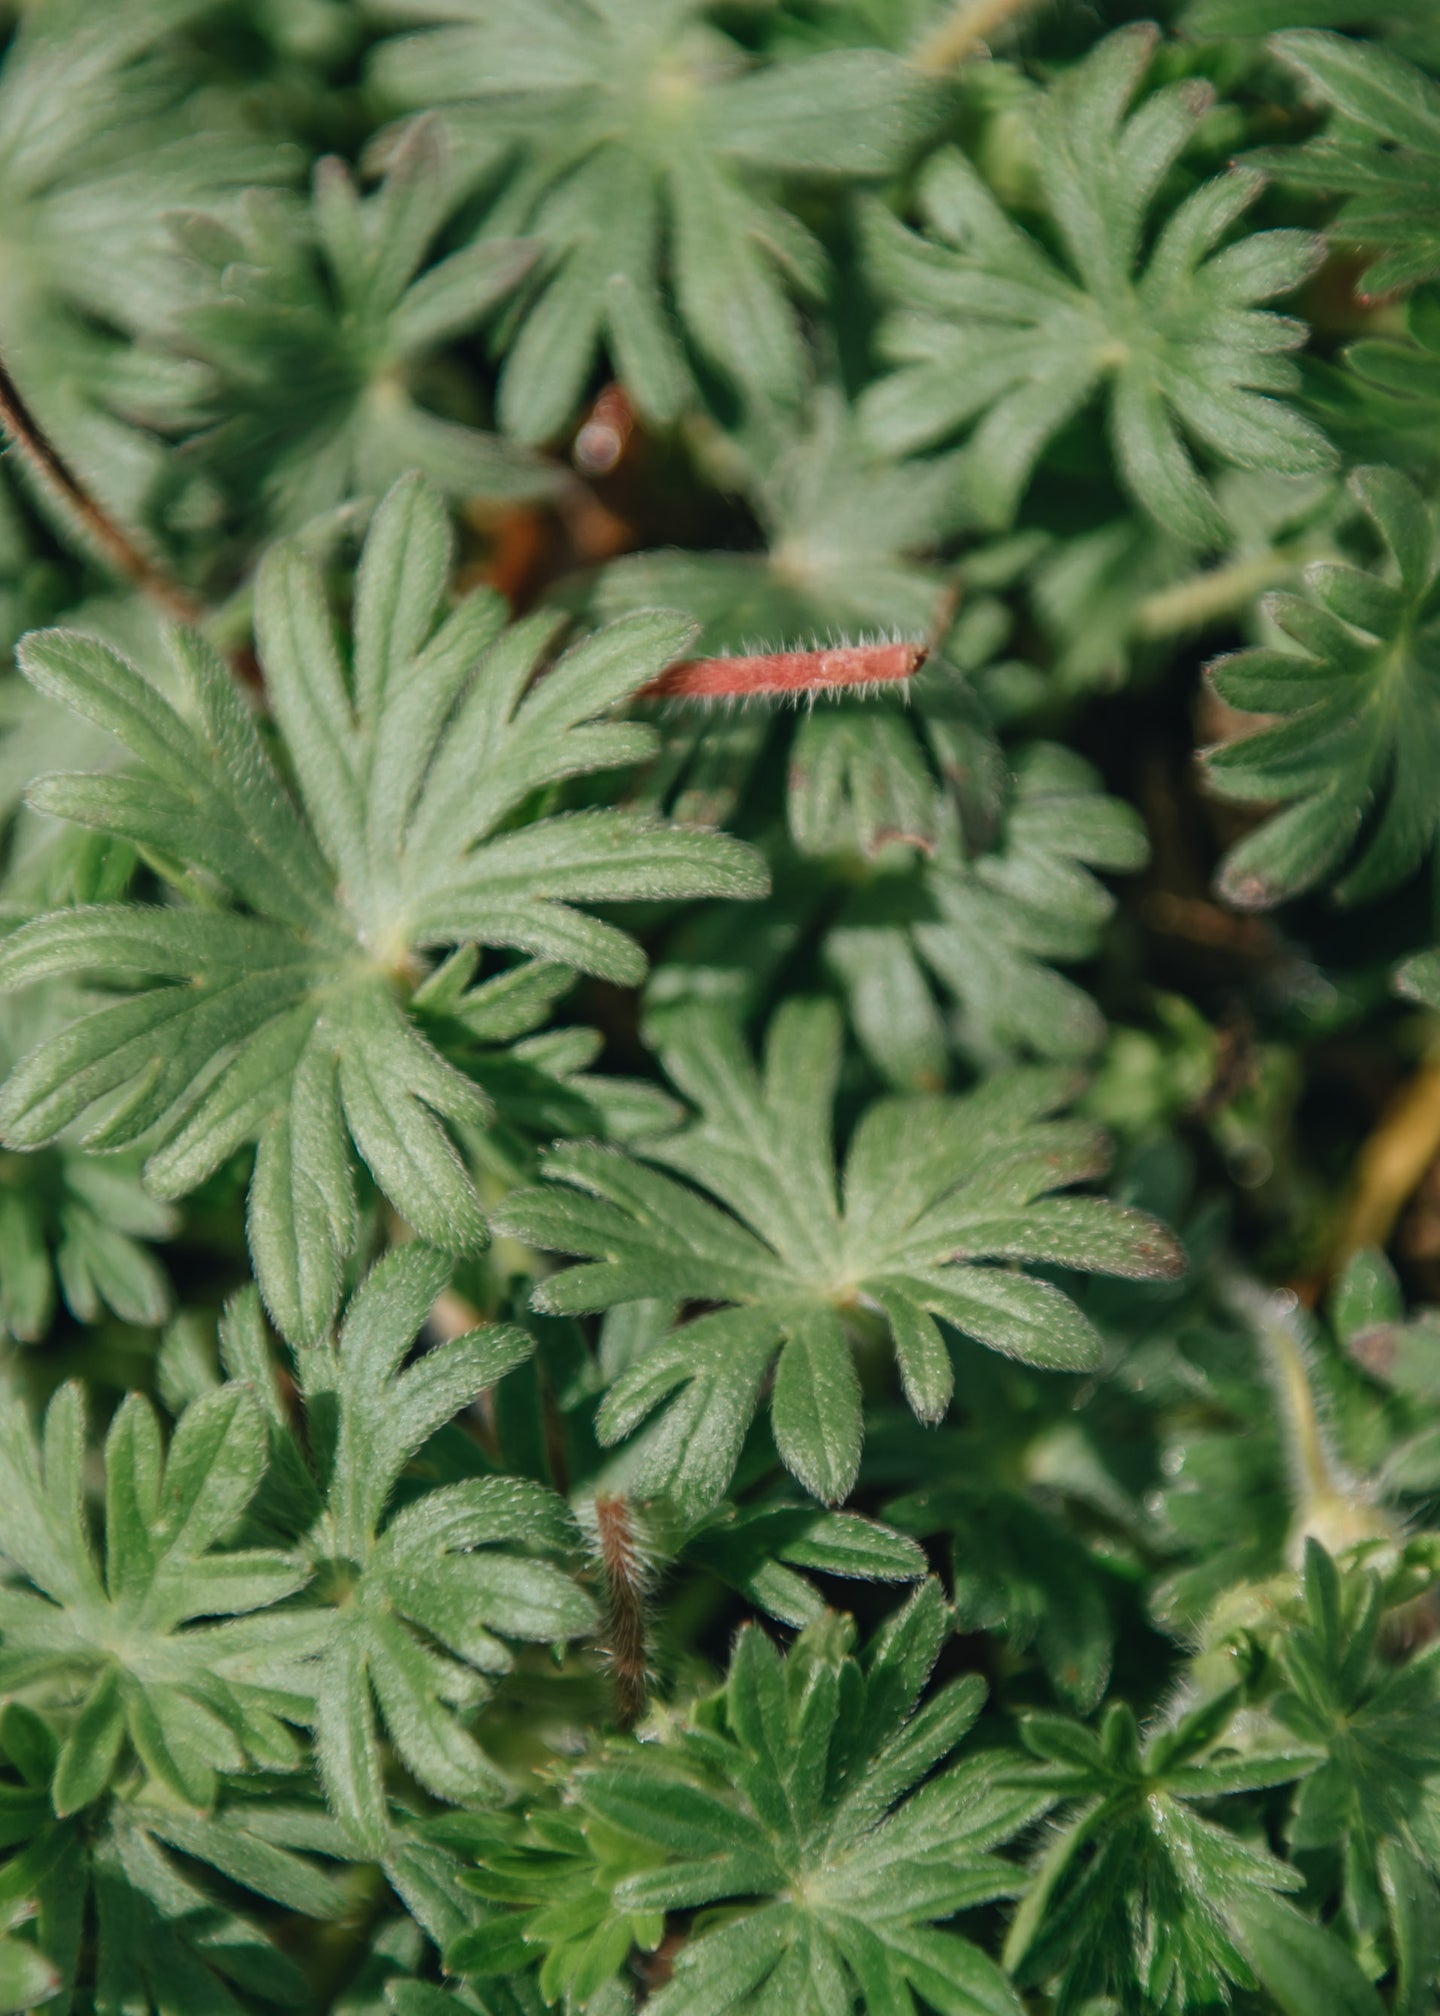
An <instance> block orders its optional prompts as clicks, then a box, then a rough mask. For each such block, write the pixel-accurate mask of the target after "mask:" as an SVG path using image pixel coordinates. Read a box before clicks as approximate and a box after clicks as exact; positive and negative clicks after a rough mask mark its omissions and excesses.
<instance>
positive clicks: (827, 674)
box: [635, 644, 930, 700]
mask: <svg viewBox="0 0 1440 2016" xmlns="http://www.w3.org/2000/svg"><path fill="white" fill-rule="evenodd" d="M929 655H930V652H929V647H928V646H927V645H924V644H836V645H832V646H831V647H829V648H828V649H827V650H824V651H773V652H766V653H763V654H759V655H755V656H747V657H739V658H688V659H685V660H683V661H682V662H681V663H680V664H678V665H668V666H667V667H666V668H665V670H664V671H663V672H662V673H661V674H660V676H659V678H658V679H651V680H649V681H648V682H647V683H646V684H645V685H644V686H641V687H640V688H638V690H637V691H636V694H635V698H636V699H637V700H732V699H735V700H745V699H749V698H750V696H751V695H752V694H754V695H759V694H766V693H774V694H781V695H790V694H795V695H798V694H803V693H831V692H842V691H844V690H845V689H846V688H847V687H856V686H898V685H901V684H903V683H904V681H906V680H907V679H913V678H914V676H915V674H916V673H917V672H918V671H919V670H920V667H921V666H922V665H923V664H924V663H925V660H926V659H927V658H928V657H929Z"/></svg>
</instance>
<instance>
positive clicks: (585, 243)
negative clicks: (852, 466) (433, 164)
mask: <svg viewBox="0 0 1440 2016" xmlns="http://www.w3.org/2000/svg"><path fill="white" fill-rule="evenodd" d="M710 11H711V10H710V9H709V8H707V7H706V6H704V5H703V4H702V0H625V4H588V0H587V4H580V5H576V4H572V0H464V4H461V5H454V4H450V5H444V6H434V5H430V4H428V0H384V4H383V5H381V6H380V7H378V8H377V9H376V12H377V14H378V15H379V17H380V18H381V19H382V20H384V21H387V22H390V23H393V24H394V25H395V27H396V28H397V30H399V31H400V32H398V33H397V34H396V35H395V36H394V37H393V39H391V40H389V41H387V42H385V43H382V44H381V46H380V48H379V49H378V50H377V52H376V54H375V56H374V58H373V59H372V72H371V74H372V78H373V81H374V85H375V88H376V90H377V91H378V92H379V94H380V95H381V97H382V99H383V100H386V101H388V102H389V103H391V104H394V105H396V106H403V107H411V106H427V107H431V106H437V105H438V106H441V107H443V109H444V116H445V121H446V124H447V127H448V128H449V130H450V132H451V133H452V135H453V138H454V143H455V148H456V152H457V155H458V156H459V159H460V162H461V164H462V166H469V167H470V169H471V173H472V174H473V175H474V177H475V179H476V180H477V181H479V180H482V179H483V180H489V179H490V177H491V176H492V175H493V173H494V171H495V169H496V167H497V166H498V165H499V164H500V163H502V162H503V163H505V165H506V167H507V168H509V169H510V170H511V172H510V173H509V175H508V176H507V178H506V186H505V187H504V189H503V192H502V193H501V194H500V196H499V198H498V200H497V201H496V203H495V204H494V205H493V207H492V208H491V210H490V212H489V214H488V218H487V223H486V230H487V232H489V233H491V234H499V235H509V234H517V233H518V234H520V235H523V236H525V237H527V238H533V239H536V240H538V242H539V244H540V246H541V247H542V251H543V264H542V266H541V268H540V270H539V272H538V275H537V279H536V283H535V286H534V288H533V290H532V291H531V293H530V294H529V295H528V297H527V298H526V300H525V302H524V304H523V306H522V308H521V310H520V311H519V312H518V313H517V314H516V315H515V316H513V317H512V318H511V319H510V323H509V325H508V327H507V326H505V325H502V331H503V334H502V343H503V347H504V351H505V365H504V369H503V371H502V373H501V377H500V395H499V412H500V417H501V419H502V421H503V422H504V424H505V425H506V427H507V428H509V429H510V430H511V431H512V432H514V433H516V434H518V435H520V436H521V437H522V438H523V439H525V440H532V441H544V440H548V439H549V438H550V437H551V436H553V435H555V434H558V433H559V432H561V430H562V429H563V428H564V427H565V425H566V423H567V421H569V420H570V419H571V418H572V416H573V415H574V412H575V408H576V404H577V402H578V400H579V398H580V395H581V393H582V391H583V389H584V385H585V382H586V379H587V378H588V376H589V374H590V370H591V366H592V364H593V362H594V359H595V356H596V353H597V350H599V349H600V348H602V347H603V349H604V351H605V354H606V355H607V356H608V358H609V359H610V361H611V363H612V364H613V366H614V368H615V370H616V372H617V373H618V375H619V376H620V378H621V379H622V380H623V382H624V384H625V385H626V388H627V389H628V390H629V391H630V393H631V394H632V395H633V397H634V398H635V400H636V401H637V403H638V404H639V406H640V408H641V410H642V411H643V412H645V413H647V414H649V415H651V416H652V417H653V418H655V419H657V420H669V419H673V418H674V417H675V416H676V415H677V414H678V413H679V412H680V411H681V410H682V408H683V407H684V406H685V405H687V404H688V403H690V402H691V400H693V397H694V379H693V375H692V360H693V361H695V362H699V363H701V364H703V366H704V367H705V368H706V369H708V370H710V371H718V372H719V373H721V374H722V376H724V377H726V378H729V379H730V380H732V381H733V382H734V383H735V384H737V385H738V386H739V387H740V388H741V390H742V391H743V392H744V393H745V394H746V395H747V396H749V397H750V398H752V399H759V400H763V401H767V402H773V401H780V402H784V403H791V404H793V403H795V402H797V401H798V400H799V398H800V396H801V394H802V392H803V391H804V389H805V385H806V380H807V376H808V373H807V368H806V360H805V346H804V341H803V337H802V333H801V328H800V324H799V321H798V319H797V316H796V313H795V309H794V306H793V305H792V304H793V300H794V297H796V296H798V297H800V298H801V299H802V300H805V301H808V302H818V301H821V300H823V298H824V295H825V291H826V287H827V284H828V267H827V262H826V258H825V253H824V250H823V248H822V246H821V244H820V243H819V241H818V240H817V239H816V238H815V237H814V235H813V234H812V233H811V232H810V231H808V230H807V229H806V228H805V226H804V225H803V224H802V223H801V221H800V219H799V218H798V217H797V216H796V215H795V212H794V209H793V208H791V207H789V206H787V204H786V203H785V202H784V201H783V200H777V194H776V193H775V185H776V184H777V183H779V184H780V185H781V186H782V187H783V186H784V185H785V184H786V183H787V182H789V183H792V184H793V182H794V181H795V180H796V179H797V178H798V179H802V180H812V181H813V180H816V179H818V180H820V181H822V182H826V183H831V184H833V183H835V182H836V181H842V182H844V181H855V180H868V181H874V180H877V179H879V178H881V177H883V176H885V175H888V174H891V173H893V172H895V171H896V170H898V169H899V168H901V167H903V166H904V165H905V162H906V161H907V159H908V158H909V157H910V156H911V154H912V153H913V152H914V151H915V150H916V149H917V148H918V147H919V145H920V144H921V143H922V142H923V140H924V138H925V137H926V134H927V132H928V131H929V130H930V128H931V127H932V125H933V122H934V118H935V114H936V111H937V110H938V104H937V99H938V91H937V87H936V85H935V84H934V83H933V81H930V80H927V79H925V78H923V77H922V76H920V75H919V74H917V73H916V72H914V71H912V70H910V69H908V68H907V67H906V66H905V65H904V64H902V63H899V62H897V61H895V60H894V59H893V58H891V57H889V56H886V55H884V54H882V53H881V52H879V51H878V50H874V49H868V50H854V51H836V52H834V53H832V54H824V55H816V56H811V57H802V58H798V59H795V60H792V61H789V62H779V63H775V64H772V65H763V64H757V63H755V62H754V61H753V59H752V58H750V57H749V56H748V55H747V53H746V51H745V49H744V47H743V46H742V45H741V44H740V43H738V42H737V41H736V40H734V39H733V38H732V37H731V36H730V35H728V34H726V33H724V32H723V31H722V30H721V29H720V28H719V27H718V26H717V25H716V23H715V22H714V21H712V20H711V19H709V18H708V16H709V14H710Z"/></svg>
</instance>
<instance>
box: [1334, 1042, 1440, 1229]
mask: <svg viewBox="0 0 1440 2016" xmlns="http://www.w3.org/2000/svg"><path fill="white" fill-rule="evenodd" d="M1437 1154H1440V1061H1437V1060H1431V1061H1430V1062H1427V1063H1425V1064H1422V1065H1421V1067H1420V1069H1419V1070H1418V1071H1417V1072H1416V1073H1415V1074H1414V1076H1413V1077H1412V1078H1410V1079H1409V1080H1407V1082H1406V1083H1405V1085H1404V1086H1402V1087H1401V1090H1400V1092H1399V1094H1398V1095H1397V1097H1396V1098H1395V1099H1393V1100H1392V1101H1391V1103H1390V1105H1389V1106H1387V1107H1386V1109H1385V1111H1384V1112H1383V1113H1382V1114H1381V1116H1380V1121H1379V1124H1378V1125H1377V1126H1376V1128H1375V1130H1374V1132H1373V1133H1372V1134H1371V1135H1370V1137H1369V1139H1368V1140H1367V1141H1366V1143H1365V1145H1364V1147H1363V1148H1362V1149H1361V1150H1360V1154H1359V1156H1358V1158H1357V1160H1356V1165H1355V1183H1354V1188H1353V1190H1352V1191H1351V1195H1350V1202H1349V1205H1348V1206H1347V1208H1346V1212H1345V1217H1344V1220H1343V1222H1342V1224H1341V1228H1340V1234H1339V1237H1338V1238H1337V1240H1336V1242H1335V1250H1334V1253H1333V1255H1332V1258H1331V1264H1332V1265H1333V1266H1334V1267H1335V1268H1336V1269H1339V1268H1340V1267H1343V1266H1344V1264H1345V1262H1346V1261H1347V1260H1348V1259H1349V1258H1350V1256H1351V1254H1352V1253H1358V1252H1359V1251H1360V1250H1361V1248H1362V1247H1365V1246H1384V1245H1386V1244H1387V1243H1388V1241H1389V1238H1390V1235H1391V1233H1392V1232H1393V1231H1394V1229H1395V1221H1396V1219H1397V1218H1398V1217H1399V1216H1400V1213H1401V1212H1402V1211H1403V1210H1404V1208H1405V1206H1406V1204H1407V1203H1408V1202H1409V1200H1410V1198H1411V1197H1412V1196H1413V1195H1414V1193H1415V1190H1416V1188H1417V1187H1418V1185H1419V1182H1420V1179H1421V1177H1422V1176H1423V1175H1424V1174H1425V1171H1426V1170H1427V1169H1428V1168H1429V1167H1430V1164H1431V1163H1432V1162H1433V1161H1434V1160H1435V1157H1436V1155H1437Z"/></svg>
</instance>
